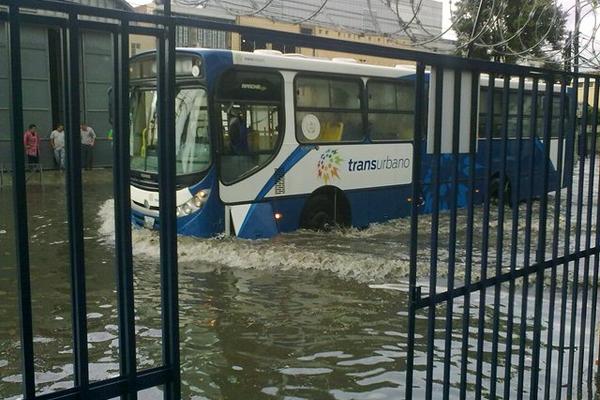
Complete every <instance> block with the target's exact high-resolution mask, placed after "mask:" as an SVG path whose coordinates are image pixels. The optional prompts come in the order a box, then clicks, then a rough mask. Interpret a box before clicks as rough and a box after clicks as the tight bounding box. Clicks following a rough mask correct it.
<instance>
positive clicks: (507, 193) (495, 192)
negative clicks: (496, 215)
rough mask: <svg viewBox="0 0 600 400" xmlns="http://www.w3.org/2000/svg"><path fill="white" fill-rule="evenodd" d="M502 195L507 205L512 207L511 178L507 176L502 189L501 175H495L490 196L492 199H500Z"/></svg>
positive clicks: (491, 182)
mask: <svg viewBox="0 0 600 400" xmlns="http://www.w3.org/2000/svg"><path fill="white" fill-rule="evenodd" d="M500 196H502V198H503V201H504V205H505V206H509V207H512V193H511V186H510V179H508V177H505V178H504V185H503V187H502V189H500V177H499V176H498V175H494V176H493V177H492V180H491V181H490V197H491V198H492V199H496V200H499V199H500Z"/></svg>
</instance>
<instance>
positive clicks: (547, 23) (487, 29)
mask: <svg viewBox="0 0 600 400" xmlns="http://www.w3.org/2000/svg"><path fill="white" fill-rule="evenodd" d="M480 2H481V9H479V8H480ZM478 13H479V17H477V15H478ZM452 18H453V19H454V21H455V27H454V30H455V31H456V34H457V42H458V43H457V44H458V47H457V52H458V53H459V54H461V55H463V56H466V55H469V53H470V57H475V58H481V59H485V60H493V61H501V62H508V63H518V62H519V61H522V60H524V59H532V58H533V59H537V60H540V61H542V62H543V64H544V65H546V66H548V67H553V68H556V67H558V66H559V65H560V64H559V63H560V61H561V60H560V57H562V56H563V54H562V52H561V51H559V50H560V49H562V48H563V47H564V45H565V36H566V28H565V24H566V13H565V12H564V11H563V10H562V7H560V6H557V5H556V3H555V2H554V0H534V1H523V0H493V1H489V0H459V1H458V2H457V3H456V7H455V9H454V11H453V14H452ZM476 20H477V26H476V27H475V28H474V25H475V21H476ZM472 38H474V40H473V39H472ZM470 42H474V43H471V44H470ZM482 44H483V45H484V46H481V45H482ZM548 54H557V57H556V58H555V59H553V60H548V57H547V55H548Z"/></svg>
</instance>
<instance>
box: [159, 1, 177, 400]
mask: <svg viewBox="0 0 600 400" xmlns="http://www.w3.org/2000/svg"><path fill="white" fill-rule="evenodd" d="M164 11H165V15H166V16H168V17H170V16H171V1H170V0H166V1H165V3H164ZM165 28H166V32H165V35H164V36H162V37H161V38H160V40H159V51H158V64H159V82H160V84H159V90H160V92H159V99H160V108H159V129H160V130H159V160H158V163H159V190H160V197H159V208H160V215H159V216H160V250H161V251H160V265H161V300H162V303H161V304H162V317H163V318H162V321H163V324H162V327H163V331H162V335H163V342H162V349H163V362H164V363H165V365H166V366H167V367H168V368H169V370H170V375H171V376H170V379H169V381H168V382H167V383H166V384H165V397H166V399H167V400H173V399H179V398H180V396H181V387H180V386H181V382H180V371H179V363H180V356H179V314H178V309H179V307H178V279H177V273H178V272H177V220H176V215H175V208H176V207H177V202H176V198H175V191H176V186H175V179H176V165H175V161H176V160H175V135H174V134H172V133H173V132H175V94H176V93H175V29H176V25H175V22H174V21H173V20H172V19H170V20H169V23H168V24H167V25H166V26H165Z"/></svg>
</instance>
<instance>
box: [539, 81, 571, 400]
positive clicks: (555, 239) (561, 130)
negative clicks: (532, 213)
mask: <svg viewBox="0 0 600 400" xmlns="http://www.w3.org/2000/svg"><path fill="white" fill-rule="evenodd" d="M566 92H567V82H566V80H565V79H564V78H561V82H560V97H559V110H560V111H559V125H558V150H557V154H558V160H557V165H556V174H557V181H556V186H555V190H556V192H555V195H554V216H553V219H554V225H553V231H552V260H553V262H552V271H551V276H550V299H549V309H548V335H547V340H546V343H547V348H548V351H547V352H546V377H545V378H546V379H545V381H544V399H550V387H551V377H552V352H553V348H554V346H553V344H552V342H553V340H554V337H553V332H554V312H555V310H554V308H555V303H556V276H557V274H556V267H557V264H556V261H555V260H556V258H558V245H559V236H560V224H561V223H560V206H561V194H562V190H561V188H562V182H563V180H562V174H563V152H564V151H565V150H564V145H563V141H564V138H565V117H566V113H565V107H566V105H567V102H566ZM553 101H554V98H553ZM561 312H564V310H561Z"/></svg>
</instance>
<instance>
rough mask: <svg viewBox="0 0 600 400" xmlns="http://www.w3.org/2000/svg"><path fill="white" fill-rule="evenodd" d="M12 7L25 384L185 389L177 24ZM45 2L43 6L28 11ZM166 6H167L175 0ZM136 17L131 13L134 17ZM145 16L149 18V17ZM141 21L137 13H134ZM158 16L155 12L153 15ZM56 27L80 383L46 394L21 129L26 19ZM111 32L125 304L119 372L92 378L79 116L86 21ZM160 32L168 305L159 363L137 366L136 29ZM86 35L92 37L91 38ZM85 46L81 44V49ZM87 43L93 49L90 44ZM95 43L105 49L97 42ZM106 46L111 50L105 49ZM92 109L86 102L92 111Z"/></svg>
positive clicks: (82, 392) (94, 395)
mask: <svg viewBox="0 0 600 400" xmlns="http://www.w3.org/2000/svg"><path fill="white" fill-rule="evenodd" d="M0 5H6V6H8V7H7V8H8V11H7V12H6V11H2V12H1V13H0V18H2V20H5V21H6V22H7V27H8V29H7V36H8V40H7V43H8V59H9V60H10V66H9V76H10V85H9V86H10V90H9V104H10V131H11V132H12V139H13V140H12V152H11V153H12V154H11V156H12V157H11V158H12V164H13V165H12V167H13V168H12V170H13V172H12V178H13V195H14V204H15V205H17V206H16V208H15V210H16V212H15V229H16V233H15V236H16V248H17V249H18V251H17V270H18V285H19V288H18V289H19V307H20V331H21V358H22V376H23V380H22V386H23V389H22V393H23V396H24V398H25V399H34V398H44V399H59V398H60V399H109V398H113V397H119V396H120V397H122V398H128V399H130V398H137V393H138V391H141V390H143V389H146V388H151V387H155V386H161V385H162V386H163V388H164V393H165V397H166V398H169V399H176V398H180V379H179V329H178V295H177V248H176V247H177V239H176V220H175V218H176V217H175V187H174V185H175V183H174V182H175V151H174V149H175V140H174V137H173V136H170V135H167V134H165V132H168V131H170V130H172V129H174V127H173V126H172V125H174V118H173V117H172V115H173V114H174V110H173V108H174V104H175V103H174V102H173V101H167V99H173V97H174V94H173V88H174V77H175V73H174V68H175V63H174V51H175V45H174V42H175V40H174V35H175V25H174V23H173V21H171V20H169V19H168V18H163V19H160V21H159V23H158V24H157V25H156V26H153V27H136V26H133V25H134V22H135V21H136V20H135V17H136V15H135V14H133V13H127V12H123V11H118V10H109V9H100V8H94V7H89V6H83V5H78V4H75V3H66V2H59V1H43V2H40V1H21V0H19V1H1V2H0ZM31 9H34V10H41V11H43V13H42V14H43V15H39V14H38V15H36V13H31V11H30V10H31ZM165 11H166V12H167V14H168V13H169V2H167V3H166V6H165ZM131 17H134V19H133V20H131V19H130V18H131ZM145 20H146V21H148V18H146V19H145ZM142 21H144V16H139V19H137V22H142ZM150 22H152V21H150ZM23 23H27V24H30V25H36V24H40V25H45V26H55V27H57V28H58V29H59V30H60V35H61V38H62V63H61V64H62V65H61V69H62V71H60V72H61V73H62V74H63V76H64V77H65V78H66V79H64V80H63V81H64V88H63V93H64V104H63V106H62V109H63V110H65V128H66V130H67V131H68V132H71V134H69V135H68V136H67V143H66V153H67V156H66V167H67V168H66V171H67V172H66V182H67V200H68V223H69V247H70V264H71V288H72V294H71V298H72V315H73V318H72V320H73V326H72V329H73V354H74V356H73V358H74V378H75V379H74V387H73V388H71V389H66V390H60V391H56V392H53V393H49V394H44V395H37V394H36V382H35V367H34V351H33V340H34V338H33V329H32V305H31V286H30V269H29V266H30V262H29V232H28V227H27V223H26V221H27V194H26V186H25V160H24V154H23V150H22V139H21V132H23V131H24V122H23V94H24V91H23V85H22V82H23V79H22V78H23V75H22V63H21V50H22V40H21V35H20V33H21V32H20V31H21V28H22V24H23ZM83 29H85V30H87V31H88V32H89V31H95V32H98V33H104V34H110V35H112V54H113V57H112V59H113V67H112V74H110V75H112V76H114V79H113V81H112V87H113V90H114V91H115V93H117V94H118V95H117V96H115V99H116V100H115V101H114V104H112V108H113V110H112V114H113V115H114V119H113V125H114V131H115V140H114V147H113V157H114V169H113V179H114V193H115V236H116V238H115V246H116V265H117V288H118V311H119V358H120V376H119V377H117V378H113V379H107V380H102V381H98V382H93V383H91V382H90V377H89V362H88V330H87V313H86V286H85V257H84V233H83V203H82V173H81V166H82V160H81V154H80V143H81V138H80V134H79V132H80V129H79V126H80V122H83V121H82V119H81V115H82V113H81V111H82V110H81V104H82V103H81V98H82V96H83V93H82V90H81V87H82V85H81V84H80V83H81V81H82V80H81V76H80V72H81V71H82V59H84V57H82V55H83V56H88V57H89V55H90V52H89V51H87V50H85V49H86V47H85V46H83V44H84V35H83V34H82V30H83ZM130 33H140V34H143V35H149V36H154V37H156V38H157V42H158V43H159V46H158V49H159V56H158V58H159V63H157V64H158V65H159V71H158V72H159V77H160V78H159V79H160V85H159V91H160V93H161V96H160V97H161V98H162V99H164V100H165V101H162V102H160V104H159V106H158V109H159V111H158V113H159V115H160V116H161V117H160V127H159V131H160V132H161V135H160V136H161V139H160V143H161V145H160V151H159V153H160V154H159V160H160V177H159V184H160V190H161V196H160V202H161V204H160V207H161V221H162V223H161V227H160V236H161V240H160V246H161V260H160V261H161V304H162V307H161V309H162V354H163V357H162V358H163V360H162V361H163V362H162V365H161V366H159V367H156V368H153V369H149V370H143V371H137V369H136V342H135V322H134V313H135V311H134V293H133V266H132V253H131V222H130V192H129V138H128V132H129V104H128V103H129V100H128V99H129V95H128V90H129V84H128V76H129V41H128V38H129V34H130ZM88 44H89V43H88ZM82 49H84V50H83V53H84V54H82ZM86 51H87V53H86ZM96 51H98V49H96ZM105 53H106V52H105ZM92 111H95V110H91V109H89V108H88V109H87V113H88V116H89V113H90V112H92Z"/></svg>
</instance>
